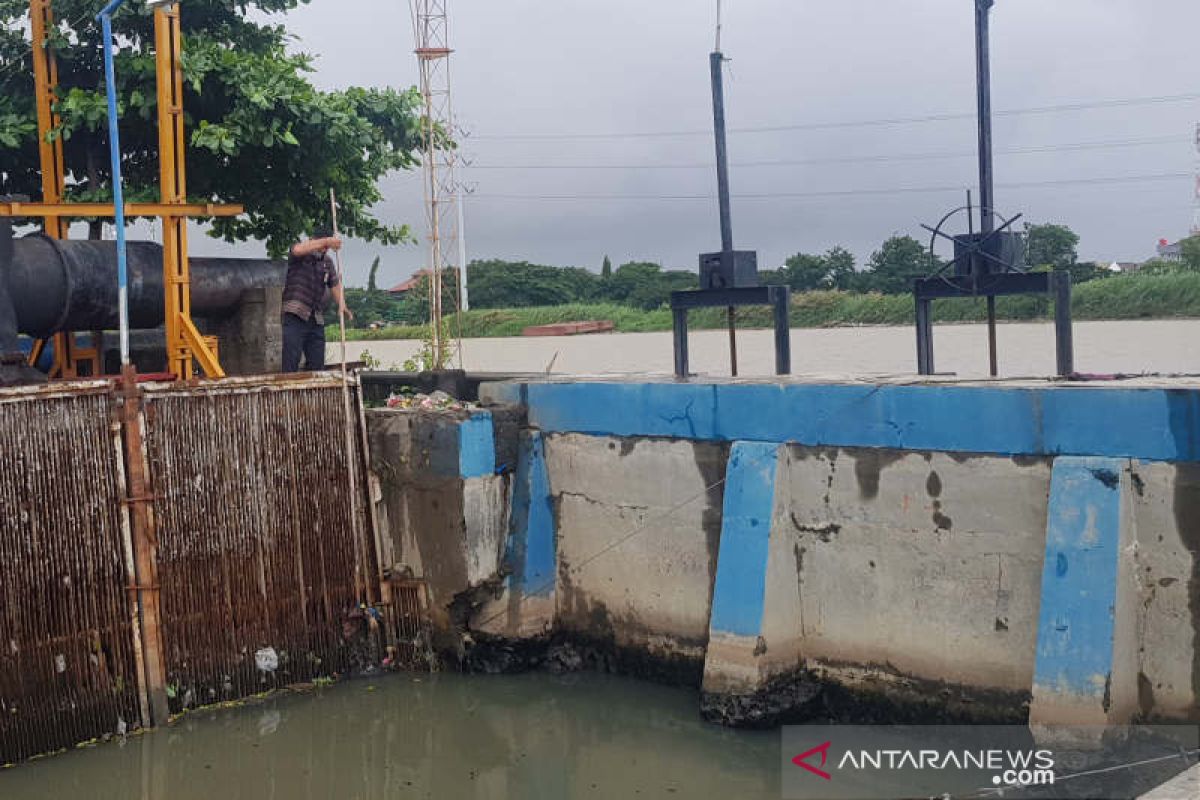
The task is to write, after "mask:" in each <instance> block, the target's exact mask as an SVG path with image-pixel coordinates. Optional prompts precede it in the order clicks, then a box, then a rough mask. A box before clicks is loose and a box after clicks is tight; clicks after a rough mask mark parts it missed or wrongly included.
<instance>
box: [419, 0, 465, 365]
mask: <svg viewBox="0 0 1200 800" xmlns="http://www.w3.org/2000/svg"><path fill="white" fill-rule="evenodd" d="M447 1H448V0H410V8H411V11H412V22H413V33H414V35H415V39H416V45H417V47H416V51H415V52H416V55H417V64H418V65H419V67H420V70H421V96H422V98H423V99H424V104H425V115H424V119H423V123H422V137H423V139H424V151H425V158H424V162H425V163H424V166H423V169H424V173H425V175H424V180H423V186H424V192H425V206H426V218H427V220H426V221H427V226H428V235H429V272H430V275H429V293H430V297H429V324H430V330H431V336H432V344H433V348H432V349H433V353H432V356H433V364H432V366H433V368H434V369H440V368H442V367H443V366H444V365H445V364H446V363H448V362H449V360H450V355H449V350H448V346H449V343H448V342H446V341H445V340H444V337H443V333H444V331H443V328H442V319H443V317H444V309H443V308H442V287H443V285H444V282H445V273H446V270H447V269H449V270H450V271H451V274H452V275H456V276H457V278H456V280H457V281H458V283H457V284H456V286H455V288H456V296H457V298H458V304H459V305H460V306H461V305H462V302H463V300H464V297H463V295H464V292H463V286H464V283H465V280H464V273H465V271H466V264H462V263H458V262H460V261H461V260H462V249H461V248H460V247H459V246H458V239H459V237H460V235H461V231H460V230H459V227H460V225H461V220H462V207H461V205H460V204H459V202H458V194H459V187H458V182H457V181H456V179H455V176H454V167H455V163H456V162H457V160H458V155H457V153H456V152H455V149H454V142H453V140H452V137H453V135H454V112H453V108H452V106H451V103H450V54H451V53H452V52H453V51H452V50H451V49H450V45H449V39H450V36H449V25H448V20H447V15H446V6H447ZM456 206H457V208H456ZM456 266H457V269H456V268H455V267H456Z"/></svg>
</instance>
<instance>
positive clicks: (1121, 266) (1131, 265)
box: [1108, 261, 1142, 272]
mask: <svg viewBox="0 0 1200 800" xmlns="http://www.w3.org/2000/svg"><path fill="white" fill-rule="evenodd" d="M1141 268H1142V265H1141V262H1138V261H1114V262H1112V263H1111V264H1109V265H1108V271H1109V272H1137V271H1138V270H1139V269H1141Z"/></svg>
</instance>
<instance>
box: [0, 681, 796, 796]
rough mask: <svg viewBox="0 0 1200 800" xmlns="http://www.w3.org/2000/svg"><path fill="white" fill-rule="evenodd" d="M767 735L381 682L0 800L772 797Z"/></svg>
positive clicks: (568, 690) (617, 691)
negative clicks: (103, 799) (81, 799)
mask: <svg viewBox="0 0 1200 800" xmlns="http://www.w3.org/2000/svg"><path fill="white" fill-rule="evenodd" d="M778 761H779V733H778V732H737V731H731V730H727V729H724V728H720V727H717V726H714V725H707V724H705V723H703V722H701V721H700V719H699V715H698V713H697V696H696V693H695V692H694V691H692V690H687V689H674V688H668V687H663V686H657V685H654V684H648V683H644V682H641V681H636V680H630V679H623V678H618V677H613V676H609V675H600V674H594V673H578V674H573V675H567V676H561V677H557V676H551V675H546V674H530V675H519V676H494V677H492V676H461V675H456V674H442V675H433V676H430V675H423V676H419V677H418V676H410V675H393V676H385V677H382V678H380V679H378V680H375V681H363V680H359V681H353V682H349V683H346V684H343V685H340V686H336V687H333V688H328V689H324V690H322V691H319V692H317V693H315V694H311V695H290V696H285V697H280V698H278V699H274V700H270V701H268V702H266V703H263V704H259V705H255V706H251V707H243V708H237V709H224V710H214V711H201V712H197V713H193V714H191V715H189V716H188V717H186V718H185V719H183V720H181V721H179V722H177V723H176V724H175V725H173V726H171V727H170V728H169V729H167V730H162V731H156V732H153V733H149V734H146V735H144V736H134V737H130V738H128V739H127V740H126V741H124V742H110V743H108V744H102V745H98V746H96V747H92V748H85V749H82V750H76V751H73V752H70V753H65V754H63V755H59V756H55V757H52V758H47V759H42V760H39V761H35V762H32V763H28V764H22V765H20V766H17V767H14V768H12V769H9V770H4V771H2V772H0V798H4V800H10V799H12V800H15V799H16V798H34V797H37V798H43V797H45V798H60V799H65V798H122V799H123V800H124V798H139V799H140V800H151V798H153V799H155V800H166V799H167V798H170V800H187V799H188V798H218V799H219V800H242V799H243V798H244V799H245V800H276V799H278V800H285V799H286V800H293V798H296V799H298V798H382V797H387V798H392V797H397V798H404V797H421V798H425V797H435V798H478V799H479V800H483V799H484V798H486V799H487V800H516V799H517V798H520V799H521V800H537V799H538V798H553V799H554V800H565V799H566V798H653V797H666V798H689V799H690V798H721V800H725V799H726V798H742V799H744V800H755V799H756V798H778V797H779V796H780V793H779V792H780V790H779V767H778Z"/></svg>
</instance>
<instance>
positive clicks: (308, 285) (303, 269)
mask: <svg viewBox="0 0 1200 800" xmlns="http://www.w3.org/2000/svg"><path fill="white" fill-rule="evenodd" d="M341 249H342V240H341V239H339V238H337V237H336V236H332V235H331V232H330V231H328V230H318V231H316V232H314V235H313V238H311V239H309V240H308V241H306V242H300V243H299V244H297V245H295V246H293V247H292V249H291V251H290V252H289V253H288V270H287V282H286V283H285V284H284V287H283V371H284V372H299V371H300V356H301V355H302V354H303V356H304V368H305V369H306V370H308V371H309V372H316V371H319V370H323V369H325V315H324V311H325V305H326V303H328V302H329V296H330V295H333V298H334V300H336V301H337V304H338V308H339V309H340V310H341V311H342V312H344V313H345V315H346V318H347V319H353V318H354V315H353V314H352V313H350V309H348V308H346V299H345V296H344V295H343V293H342V282H341V279H340V277H339V276H338V274H337V271H336V270H335V269H334V268H333V260H332V259H331V258H330V257H329V251H330V250H341Z"/></svg>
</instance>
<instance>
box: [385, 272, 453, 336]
mask: <svg viewBox="0 0 1200 800" xmlns="http://www.w3.org/2000/svg"><path fill="white" fill-rule="evenodd" d="M431 288H432V287H431V286H430V280H429V276H428V275H422V276H421V277H420V279H419V280H418V281H417V284H416V286H414V287H413V288H411V289H409V290H408V292H407V293H406V294H405V295H404V299H403V300H401V301H400V303H399V305H400V308H399V310H398V317H399V319H398V321H399V322H403V323H405V324H406V325H421V324H423V323H427V322H429V300H430V298H432V297H433V292H432V291H431ZM457 298H458V272H457V270H451V269H447V270H446V271H445V272H443V273H442V313H443V314H444V315H445V316H446V317H447V318H448V317H449V316H450V315H451V314H453V313H454V311H455V309H456V308H458V301H457Z"/></svg>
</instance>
